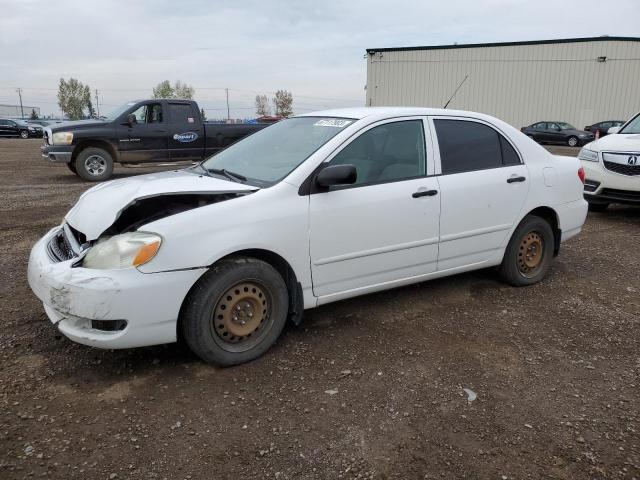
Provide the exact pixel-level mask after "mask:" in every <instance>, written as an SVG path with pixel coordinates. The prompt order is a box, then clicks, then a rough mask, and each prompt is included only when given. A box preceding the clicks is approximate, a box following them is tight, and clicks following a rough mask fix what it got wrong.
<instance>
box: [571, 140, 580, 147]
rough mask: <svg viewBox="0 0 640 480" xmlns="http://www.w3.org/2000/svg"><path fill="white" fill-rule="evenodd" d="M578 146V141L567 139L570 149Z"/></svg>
mask: <svg viewBox="0 0 640 480" xmlns="http://www.w3.org/2000/svg"><path fill="white" fill-rule="evenodd" d="M577 144H578V139H576V138H570V139H569V146H570V147H575V146H576V145H577Z"/></svg>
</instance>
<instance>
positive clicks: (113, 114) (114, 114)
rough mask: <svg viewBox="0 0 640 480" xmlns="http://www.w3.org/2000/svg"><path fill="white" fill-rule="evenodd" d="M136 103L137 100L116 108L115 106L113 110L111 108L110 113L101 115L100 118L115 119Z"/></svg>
mask: <svg viewBox="0 0 640 480" xmlns="http://www.w3.org/2000/svg"><path fill="white" fill-rule="evenodd" d="M135 104H136V102H127V103H125V104H123V105H119V106H117V107H116V108H114V109H113V110H111V111H110V112H109V113H107V114H106V115H101V116H100V118H104V119H105V120H109V121H112V120H115V119H116V118H118V117H119V116H120V115H122V114H123V113H124V112H126V111H127V110H129V109H130V108H131V107H133V106H134V105H135Z"/></svg>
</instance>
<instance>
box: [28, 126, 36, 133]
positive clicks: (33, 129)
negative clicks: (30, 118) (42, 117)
mask: <svg viewBox="0 0 640 480" xmlns="http://www.w3.org/2000/svg"><path fill="white" fill-rule="evenodd" d="M27 128H28V129H29V130H31V131H32V132H34V131H35V128H33V127H27Z"/></svg>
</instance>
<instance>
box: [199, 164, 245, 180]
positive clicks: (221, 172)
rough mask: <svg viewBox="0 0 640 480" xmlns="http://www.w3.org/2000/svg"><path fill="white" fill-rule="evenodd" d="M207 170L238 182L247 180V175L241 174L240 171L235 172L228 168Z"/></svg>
mask: <svg viewBox="0 0 640 480" xmlns="http://www.w3.org/2000/svg"><path fill="white" fill-rule="evenodd" d="M203 168H204V167H203ZM207 172H210V173H215V174H218V175H222V176H224V177H227V178H228V179H229V180H231V181H233V182H236V183H242V182H245V181H246V180H247V177H245V176H244V175H240V174H239V173H235V172H230V171H229V170H227V169H226V168H207Z"/></svg>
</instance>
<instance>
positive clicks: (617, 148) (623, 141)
mask: <svg viewBox="0 0 640 480" xmlns="http://www.w3.org/2000/svg"><path fill="white" fill-rule="evenodd" d="M608 133H609V135H607V136H606V137H603V138H601V139H599V140H596V141H595V142H591V143H588V144H587V145H585V146H584V147H583V148H582V150H580V154H579V155H578V158H579V159H580V160H581V161H582V166H583V167H584V171H585V176H586V179H585V184H584V196H585V198H586V199H587V201H588V202H589V208H590V209H591V210H594V211H602V210H605V209H606V208H607V207H608V206H609V204H611V203H624V204H631V205H640V114H638V115H636V116H635V117H634V118H632V119H631V120H629V121H628V122H627V123H625V124H624V125H623V126H622V127H613V128H610V129H609V132H608Z"/></svg>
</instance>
